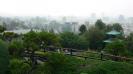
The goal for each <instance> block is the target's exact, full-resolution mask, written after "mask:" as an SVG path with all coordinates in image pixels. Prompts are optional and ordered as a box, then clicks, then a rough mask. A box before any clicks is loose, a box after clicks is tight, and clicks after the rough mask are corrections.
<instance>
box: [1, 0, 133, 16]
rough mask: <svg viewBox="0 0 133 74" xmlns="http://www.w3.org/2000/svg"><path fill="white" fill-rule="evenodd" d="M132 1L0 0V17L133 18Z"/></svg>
mask: <svg viewBox="0 0 133 74" xmlns="http://www.w3.org/2000/svg"><path fill="white" fill-rule="evenodd" d="M132 7H133V1H132V0H0V15H1V16H48V15H49V16H89V15H91V13H96V14H97V15H98V16H101V15H106V16H118V15H120V14H122V15H125V16H133V8H132Z"/></svg>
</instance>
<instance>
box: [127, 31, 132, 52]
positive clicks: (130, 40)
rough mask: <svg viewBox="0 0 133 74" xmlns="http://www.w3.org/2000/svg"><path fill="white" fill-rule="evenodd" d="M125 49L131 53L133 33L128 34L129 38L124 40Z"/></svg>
mask: <svg viewBox="0 0 133 74" xmlns="http://www.w3.org/2000/svg"><path fill="white" fill-rule="evenodd" d="M125 41H126V47H127V49H128V50H129V51H130V52H132V53H133V33H130V35H129V36H127V38H126V39H125Z"/></svg>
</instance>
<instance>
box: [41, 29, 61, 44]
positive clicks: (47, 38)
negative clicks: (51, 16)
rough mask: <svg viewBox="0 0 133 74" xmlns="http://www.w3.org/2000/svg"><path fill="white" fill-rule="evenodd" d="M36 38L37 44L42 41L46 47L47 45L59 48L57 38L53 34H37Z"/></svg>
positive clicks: (43, 32)
mask: <svg viewBox="0 0 133 74" xmlns="http://www.w3.org/2000/svg"><path fill="white" fill-rule="evenodd" d="M38 37H39V44H40V42H42V41H43V42H44V44H45V45H46V46H49V45H53V46H60V44H59V37H58V36H57V35H56V34H54V33H51V32H45V31H42V32H39V33H38Z"/></svg>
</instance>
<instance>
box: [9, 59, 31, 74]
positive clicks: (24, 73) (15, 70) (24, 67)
mask: <svg viewBox="0 0 133 74" xmlns="http://www.w3.org/2000/svg"><path fill="white" fill-rule="evenodd" d="M9 68H10V72H11V74H28V72H29V71H30V69H31V67H30V65H29V64H27V63H24V61H23V60H19V59H12V60H11V61H10V65H9Z"/></svg>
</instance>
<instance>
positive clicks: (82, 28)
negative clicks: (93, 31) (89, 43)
mask: <svg viewBox="0 0 133 74" xmlns="http://www.w3.org/2000/svg"><path fill="white" fill-rule="evenodd" d="M79 31H80V34H83V33H85V32H86V31H87V28H86V26H85V25H84V24H83V25H81V26H80V28H79Z"/></svg>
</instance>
